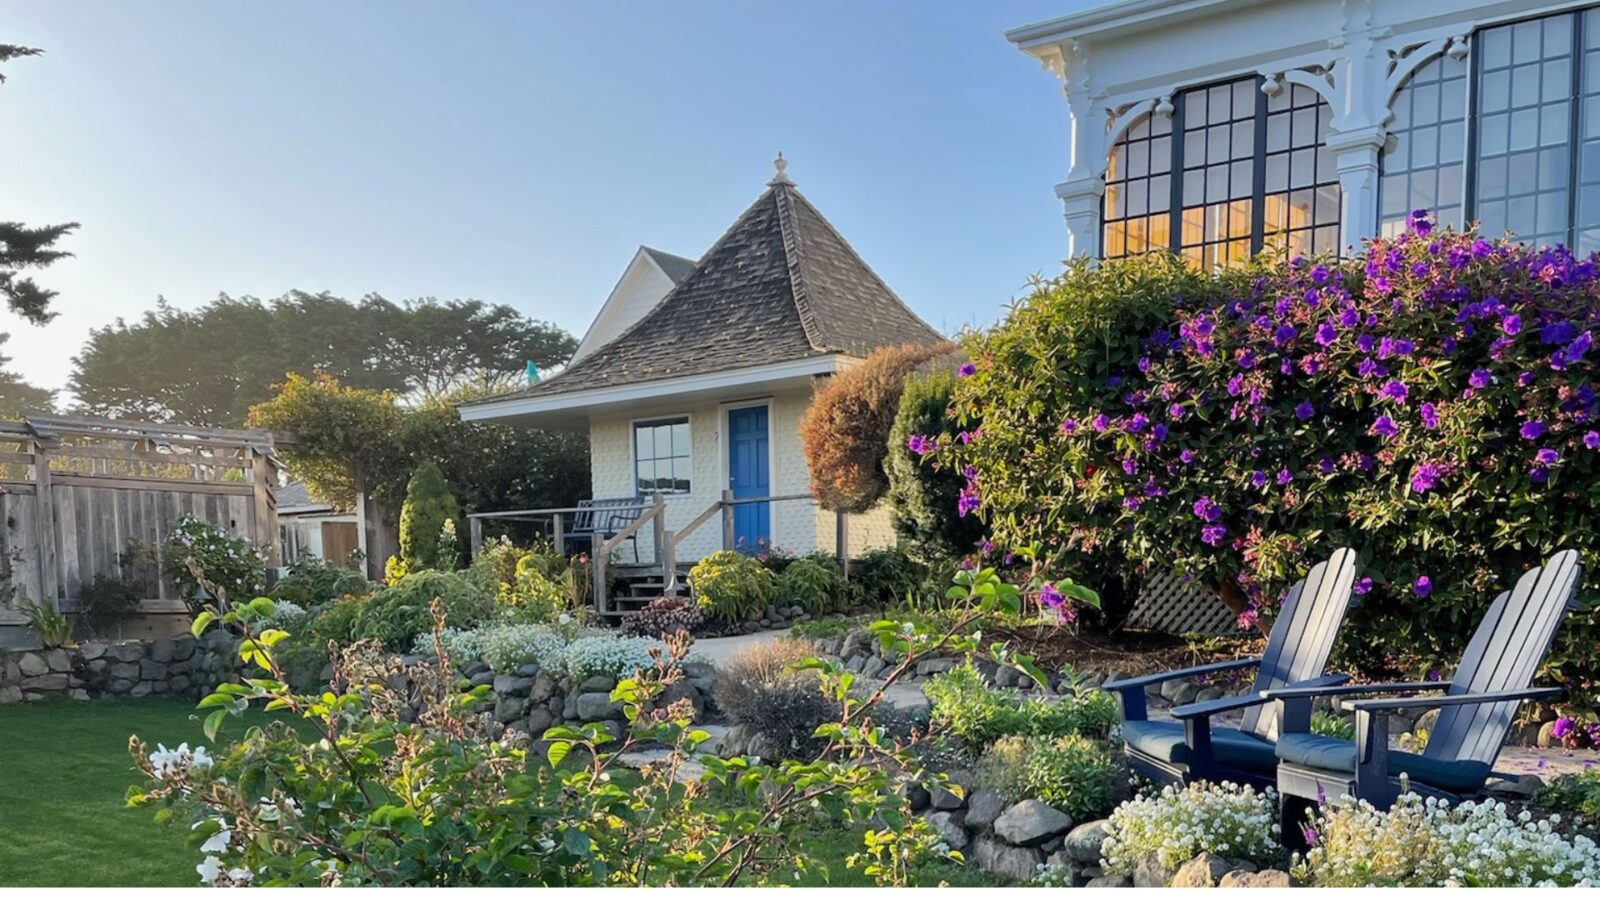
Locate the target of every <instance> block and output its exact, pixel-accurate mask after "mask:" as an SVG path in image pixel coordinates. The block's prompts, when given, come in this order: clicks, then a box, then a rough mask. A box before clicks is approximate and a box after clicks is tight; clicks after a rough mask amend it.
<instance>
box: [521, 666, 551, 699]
mask: <svg viewBox="0 0 1600 900" xmlns="http://www.w3.org/2000/svg"><path fill="white" fill-rule="evenodd" d="M523 668H526V666H524V667H523ZM517 671H518V672H521V671H522V670H521V669H518V670H517ZM555 692H556V680H555V679H554V678H551V677H550V676H549V675H546V674H545V673H543V672H540V673H539V674H538V675H535V676H534V678H533V684H532V685H531V686H530V687H529V688H528V696H530V697H532V698H533V702H535V703H543V702H545V701H546V700H549V699H550V698H551V697H552V696H554V695H555Z"/></svg>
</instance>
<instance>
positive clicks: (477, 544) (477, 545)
mask: <svg viewBox="0 0 1600 900" xmlns="http://www.w3.org/2000/svg"><path fill="white" fill-rule="evenodd" d="M467 535H468V541H469V542H470V544H471V546H472V558H473V559H477V558H478V556H479V554H481V553H483V520H482V519H480V518H478V517H477V516H473V517H471V518H469V519H467Z"/></svg>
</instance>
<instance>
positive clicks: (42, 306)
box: [0, 44, 78, 325]
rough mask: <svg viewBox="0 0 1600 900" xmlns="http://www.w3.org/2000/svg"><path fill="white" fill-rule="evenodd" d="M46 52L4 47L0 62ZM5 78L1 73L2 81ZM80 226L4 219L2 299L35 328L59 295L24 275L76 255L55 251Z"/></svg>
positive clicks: (1, 46)
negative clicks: (52, 301)
mask: <svg viewBox="0 0 1600 900" xmlns="http://www.w3.org/2000/svg"><path fill="white" fill-rule="evenodd" d="M42 52H43V51H41V50H39V49H37V48H34V47H19V46H16V45H15V44H0V63H5V62H9V61H10V60H13V59H17V58H19V57H24V56H38V55H39V54H40V53H42ZM4 81H5V75H4V74H0V82H4ZM77 227H78V223H77V222H68V223H66V224H63V225H41V226H36V227H30V226H27V225H24V224H22V223H21V222H8V221H3V220H0V296H3V297H4V298H5V301H6V307H7V308H8V309H10V310H11V311H12V312H14V313H16V314H17V315H19V316H21V317H22V318H24V319H26V320H27V321H29V322H32V323H33V324H35V325H43V324H44V323H46V322H48V321H50V320H51V319H53V318H55V313H52V312H51V311H50V301H51V300H54V299H55V297H56V292H55V291H52V290H46V289H45V288H42V287H40V286H39V285H38V284H37V283H35V282H34V280H33V279H32V278H28V277H25V276H23V275H22V272H21V270H23V269H42V268H44V267H46V266H48V265H50V264H51V263H53V262H55V261H56V260H58V259H61V258H62V257H64V256H71V255H72V254H70V253H68V252H66V251H65V250H57V249H55V243H56V241H58V240H60V239H61V238H63V237H65V236H66V235H67V234H69V233H71V232H72V231H73V229H75V228H77Z"/></svg>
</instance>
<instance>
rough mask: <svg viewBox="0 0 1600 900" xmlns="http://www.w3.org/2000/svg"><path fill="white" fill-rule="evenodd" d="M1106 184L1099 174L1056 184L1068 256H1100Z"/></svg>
mask: <svg viewBox="0 0 1600 900" xmlns="http://www.w3.org/2000/svg"><path fill="white" fill-rule="evenodd" d="M1105 192H1106V183H1105V181H1104V179H1102V178H1101V177H1100V176H1099V175H1093V176H1090V177H1088V178H1081V179H1075V180H1071V181H1063V182H1062V183H1060V184H1058V185H1056V196H1057V197H1060V198H1061V214H1062V215H1063V216H1064V217H1065V218H1066V220H1067V255H1068V256H1069V257H1073V256H1088V257H1091V258H1093V257H1097V256H1099V255H1100V198H1101V197H1102V196H1103V195H1104V194H1105Z"/></svg>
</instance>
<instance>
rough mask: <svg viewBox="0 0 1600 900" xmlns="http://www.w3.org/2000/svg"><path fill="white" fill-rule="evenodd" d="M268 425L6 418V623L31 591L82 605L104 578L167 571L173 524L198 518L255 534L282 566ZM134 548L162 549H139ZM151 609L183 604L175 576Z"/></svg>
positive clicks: (1, 449) (1, 509)
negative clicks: (134, 553) (136, 555)
mask: <svg viewBox="0 0 1600 900" xmlns="http://www.w3.org/2000/svg"><path fill="white" fill-rule="evenodd" d="M272 447H273V444H272V436H271V435H270V434H268V433H266V432H260V431H242V430H232V429H220V428H193V427H188V426H182V425H154V424H148V423H139V422H119V421H114V420H109V419H93V418H84V417H63V416H38V417H30V418H26V419H23V420H22V421H16V422H8V421H0V625H19V624H22V623H23V622H24V621H25V619H24V617H22V616H21V615H20V614H19V613H17V612H15V610H14V609H8V608H7V607H8V605H9V606H14V605H15V601H16V599H17V598H19V597H28V598H35V599H41V598H46V599H50V600H53V601H54V602H55V604H56V607H57V608H58V609H62V610H68V611H70V610H74V609H76V608H77V607H78V596H79V592H80V590H81V589H82V588H83V586H84V585H86V584H88V583H90V582H91V581H93V580H94V578H95V576H97V575H108V576H111V577H115V578H118V579H121V580H133V579H135V578H137V577H138V576H140V575H141V574H145V575H155V574H156V573H159V571H160V566H161V564H162V562H163V561H164V560H163V559H162V548H163V544H164V543H165V542H166V540H167V537H168V536H169V534H170V533H171V530H172V527H173V526H174V524H176V523H177V521H178V520H179V519H180V518H181V517H184V516H191V517H193V518H196V519H201V520H204V521H206V522H210V523H213V524H215V525H219V526H222V527H224V528H227V529H228V530H230V531H232V532H234V533H236V534H238V535H240V536H241V537H244V538H246V539H247V540H249V541H251V542H252V543H254V544H257V545H258V546H263V547H265V548H266V549H267V551H268V556H269V559H268V565H277V559H278V555H279V550H278V522H277V511H276V507H277V500H276V496H277V485H278V469H279V465H278V462H277V460H276V459H275V458H274V456H273V452H272ZM130 547H134V548H143V549H144V550H146V551H149V554H150V555H143V554H141V557H142V558H141V559H133V558H130V557H129V555H128V553H127V551H128V550H129V548H130ZM146 584H147V585H148V587H147V592H148V594H149V595H150V596H148V597H147V598H146V599H145V602H144V611H146V612H154V613H160V612H176V611H179V610H181V609H182V600H181V598H180V597H179V596H178V593H177V589H176V588H175V586H174V585H173V584H172V582H171V581H170V580H168V579H166V578H162V577H159V576H158V575H156V577H149V578H148V579H147V580H146Z"/></svg>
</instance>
